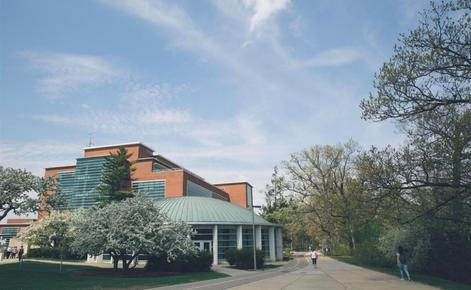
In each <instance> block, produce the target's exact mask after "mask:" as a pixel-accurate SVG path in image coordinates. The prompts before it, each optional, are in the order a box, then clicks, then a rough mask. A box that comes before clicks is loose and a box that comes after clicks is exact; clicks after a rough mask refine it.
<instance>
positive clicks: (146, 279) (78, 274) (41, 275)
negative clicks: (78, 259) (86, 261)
mask: <svg viewBox="0 0 471 290" xmlns="http://www.w3.org/2000/svg"><path fill="white" fill-rule="evenodd" d="M20 266H21V268H20ZM130 271H131V272H133V273H131V272H130V273H129V274H128V273H123V272H122V271H118V272H115V271H114V270H113V269H102V268H97V267H93V266H86V265H64V266H63V272H62V273H59V265H58V264H53V263H45V262H28V261H26V262H23V264H22V265H20V264H19V263H11V264H4V265H0V289H24V290H26V289H38V290H39V289H51V290H55V289H91V288H92V289H107V288H112V289H145V288H149V287H159V286H167V285H174V284H180V283H189V282H196V281H202V280H208V279H216V278H221V277H226V276H227V275H225V274H221V273H216V272H203V273H185V274H180V273H153V272H146V271H145V270H143V269H133V270H130Z"/></svg>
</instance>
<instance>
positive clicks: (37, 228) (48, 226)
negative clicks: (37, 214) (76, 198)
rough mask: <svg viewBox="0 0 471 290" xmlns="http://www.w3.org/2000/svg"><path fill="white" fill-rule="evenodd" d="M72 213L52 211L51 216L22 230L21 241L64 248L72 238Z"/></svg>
mask: <svg viewBox="0 0 471 290" xmlns="http://www.w3.org/2000/svg"><path fill="white" fill-rule="evenodd" d="M71 225H72V219H71V216H70V214H68V213H64V212H58V211H52V212H51V213H50V214H49V216H47V217H44V218H42V219H41V220H39V221H38V222H35V223H33V224H32V225H31V226H29V227H28V228H26V229H25V230H24V231H21V232H20V233H19V234H18V237H19V239H20V240H21V241H24V242H27V243H28V244H33V245H37V246H43V247H54V248H63V247H65V246H66V245H67V244H68V243H70V241H71V239H72V232H71Z"/></svg>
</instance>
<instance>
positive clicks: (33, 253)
mask: <svg viewBox="0 0 471 290" xmlns="http://www.w3.org/2000/svg"><path fill="white" fill-rule="evenodd" d="M26 257H27V258H51V259H60V258H61V250H60V249H58V248H37V249H29V250H28V254H27V255H26ZM62 258H63V259H65V260H85V259H86V258H87V256H86V255H79V254H76V253H72V252H70V251H67V250H65V251H64V253H63V257H62Z"/></svg>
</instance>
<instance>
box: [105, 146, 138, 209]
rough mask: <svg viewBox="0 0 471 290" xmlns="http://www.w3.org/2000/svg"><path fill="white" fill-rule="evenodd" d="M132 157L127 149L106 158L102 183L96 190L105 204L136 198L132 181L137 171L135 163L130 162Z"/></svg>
mask: <svg viewBox="0 0 471 290" xmlns="http://www.w3.org/2000/svg"><path fill="white" fill-rule="evenodd" d="M131 156H132V153H131V154H128V151H127V150H126V149H125V148H120V149H119V151H118V152H116V153H111V154H110V155H109V156H107V157H106V161H105V164H104V165H103V170H102V173H101V182H100V184H99V185H98V186H97V188H96V189H97V191H98V193H99V194H100V195H101V197H102V203H103V204H106V203H110V202H113V201H121V200H124V199H127V198H129V197H133V196H134V193H133V191H132V188H131V181H132V173H133V172H134V170H135V169H134V168H133V164H134V162H133V161H130V160H129V158H130V157H131Z"/></svg>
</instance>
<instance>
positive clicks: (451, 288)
mask: <svg viewBox="0 0 471 290" xmlns="http://www.w3.org/2000/svg"><path fill="white" fill-rule="evenodd" d="M330 257H331V258H334V259H336V260H339V261H342V262H345V263H349V264H353V265H357V266H361V267H364V268H368V269H371V270H375V271H379V272H383V273H386V274H390V275H394V276H397V277H398V278H399V269H398V268H397V267H393V268H383V267H376V266H371V265H366V264H364V263H362V262H360V261H358V259H356V258H355V257H352V256H330ZM409 273H410V275H411V278H412V280H414V281H417V282H421V283H424V284H428V285H431V286H435V287H438V288H440V289H444V290H469V289H471V285H467V284H463V283H458V282H453V281H449V280H445V279H441V278H437V277H434V276H430V275H424V274H418V273H414V272H413V270H412V271H411V269H409Z"/></svg>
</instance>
